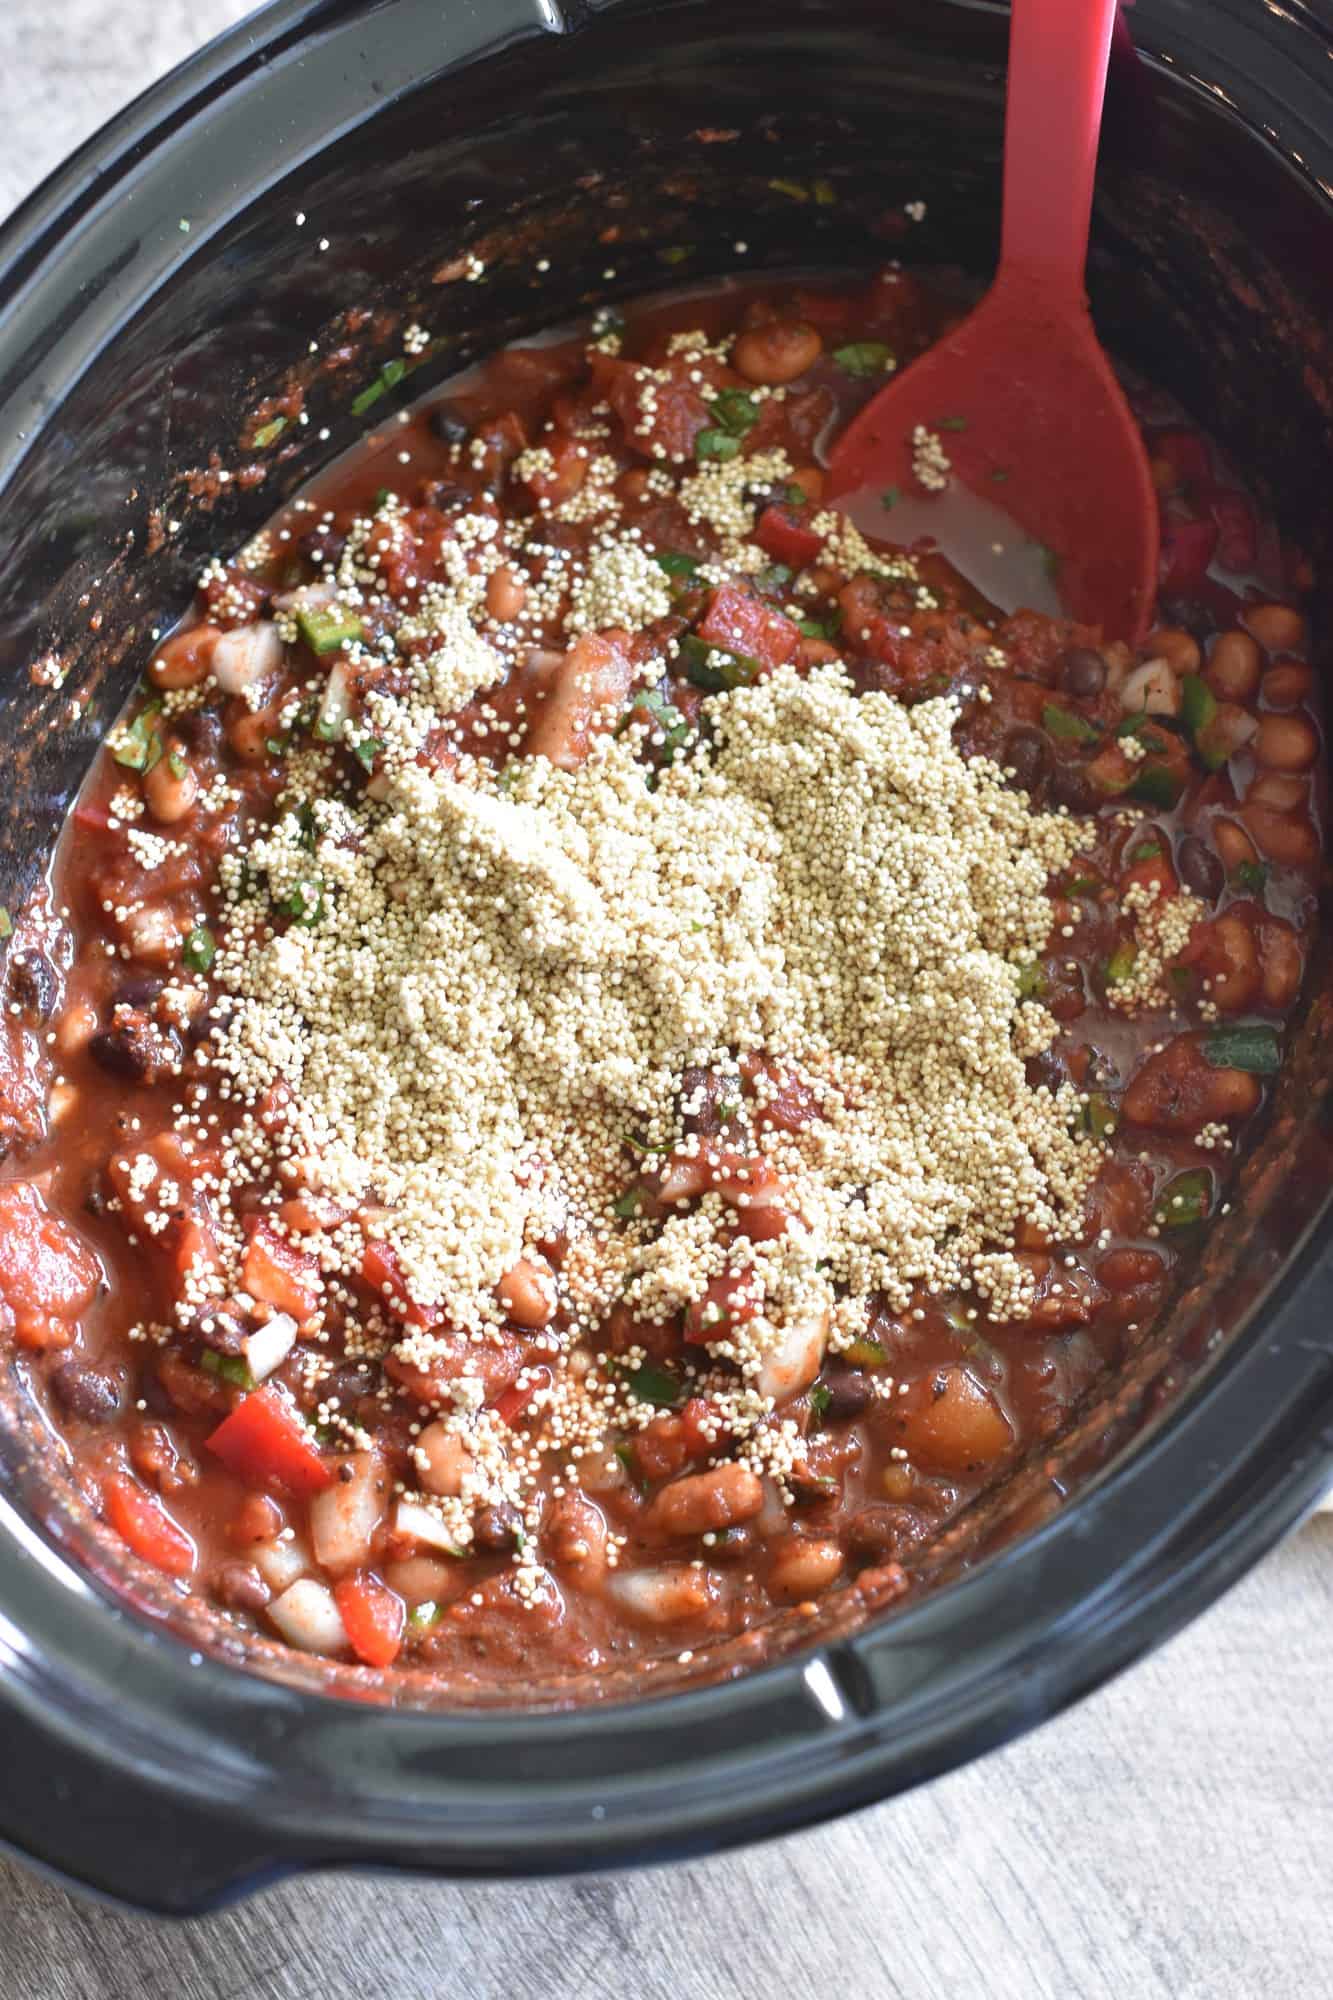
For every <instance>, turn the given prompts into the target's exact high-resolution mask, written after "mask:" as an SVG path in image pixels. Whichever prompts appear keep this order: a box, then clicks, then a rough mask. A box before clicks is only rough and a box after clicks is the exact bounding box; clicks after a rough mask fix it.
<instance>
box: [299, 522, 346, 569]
mask: <svg viewBox="0 0 1333 2000" xmlns="http://www.w3.org/2000/svg"><path fill="white" fill-rule="evenodd" d="M346 546H347V537H346V535H340V534H338V533H337V532H336V531H335V530H334V529H333V528H312V529H311V530H310V533H309V534H308V535H302V536H301V537H300V538H299V540H298V541H297V544H296V552H297V554H298V555H302V556H304V557H305V558H306V561H307V562H312V563H318V564H320V565H323V564H325V563H336V562H337V561H338V560H339V559H340V557H341V556H342V552H343V550H344V549H345V548H346Z"/></svg>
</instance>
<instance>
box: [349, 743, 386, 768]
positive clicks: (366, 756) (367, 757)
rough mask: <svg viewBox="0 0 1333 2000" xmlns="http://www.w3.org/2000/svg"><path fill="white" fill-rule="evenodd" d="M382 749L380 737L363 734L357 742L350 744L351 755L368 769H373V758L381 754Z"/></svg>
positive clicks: (382, 744)
mask: <svg viewBox="0 0 1333 2000" xmlns="http://www.w3.org/2000/svg"><path fill="white" fill-rule="evenodd" d="M383 749H384V742H383V739H382V738H381V737H379V736H363V737H362V739H361V741H360V742H359V743H354V744H353V745H352V755H353V756H354V757H355V758H356V760H357V762H358V763H360V764H364V765H365V767H366V769H367V770H368V771H373V770H374V768H375V759H376V758H377V757H378V756H379V755H380V754H381V752H382V751H383Z"/></svg>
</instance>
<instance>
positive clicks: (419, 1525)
mask: <svg viewBox="0 0 1333 2000" xmlns="http://www.w3.org/2000/svg"><path fill="white" fill-rule="evenodd" d="M393 1524H394V1527H395V1529H396V1530H397V1532H398V1533H399V1534H400V1535H406V1536H408V1537H409V1538H410V1539H411V1540H412V1541H414V1542H423V1543H424V1544H425V1546H426V1547H427V1548H430V1549H443V1550H444V1552H445V1554H446V1555H450V1556H456V1555H457V1554H458V1544H457V1543H456V1542H455V1540H454V1538H453V1536H452V1535H451V1534H450V1532H449V1530H448V1529H447V1528H446V1527H445V1525H444V1522H443V1521H442V1520H441V1519H440V1517H439V1515H438V1514H433V1513H432V1512H431V1510H430V1508H429V1507H423V1506H422V1505H421V1503H420V1501H419V1500H400V1501H399V1502H398V1511H397V1513H396V1514H395V1515H394V1522H393Z"/></svg>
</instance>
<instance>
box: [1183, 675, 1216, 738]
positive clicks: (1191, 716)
mask: <svg viewBox="0 0 1333 2000" xmlns="http://www.w3.org/2000/svg"><path fill="white" fill-rule="evenodd" d="M1216 714H1217V696H1216V695H1215V694H1214V693H1213V691H1212V689H1211V688H1210V687H1209V685H1208V683H1207V681H1206V680H1204V679H1203V678H1202V677H1201V676H1200V675H1199V674H1186V675H1185V676H1184V678H1183V679H1182V681H1181V683H1180V719H1181V721H1182V722H1183V723H1184V725H1185V727H1186V729H1188V731H1189V733H1190V735H1191V736H1197V735H1198V733H1199V731H1200V730H1201V729H1206V728H1207V726H1208V724H1209V723H1210V722H1211V721H1212V719H1213V717H1214V716H1215V715H1216Z"/></svg>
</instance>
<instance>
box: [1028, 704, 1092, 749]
mask: <svg viewBox="0 0 1333 2000" xmlns="http://www.w3.org/2000/svg"><path fill="white" fill-rule="evenodd" d="M1041 726H1042V728H1043V729H1044V730H1045V731H1046V733H1047V735H1048V736H1055V737H1058V738H1059V739H1060V740H1061V741H1062V742H1065V743H1096V742H1097V741H1098V739H1099V737H1100V736H1101V730H1100V729H1098V727H1097V725H1096V723H1095V722H1089V721H1088V718H1087V717H1086V716H1085V715H1076V714H1075V712H1074V710H1073V709H1072V708H1061V707H1060V706H1059V705H1058V703H1056V702H1053V701H1048V702H1047V703H1046V706H1045V707H1044V708H1043V709H1042V712H1041Z"/></svg>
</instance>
